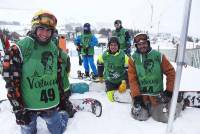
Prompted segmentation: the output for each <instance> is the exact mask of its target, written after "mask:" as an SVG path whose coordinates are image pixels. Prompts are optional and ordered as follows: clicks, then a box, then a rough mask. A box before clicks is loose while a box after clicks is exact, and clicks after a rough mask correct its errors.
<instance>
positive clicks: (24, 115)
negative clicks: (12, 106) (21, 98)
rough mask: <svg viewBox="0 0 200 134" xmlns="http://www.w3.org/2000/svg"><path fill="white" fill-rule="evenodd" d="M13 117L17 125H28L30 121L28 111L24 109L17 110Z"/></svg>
mask: <svg viewBox="0 0 200 134" xmlns="http://www.w3.org/2000/svg"><path fill="white" fill-rule="evenodd" d="M15 117H16V123H17V124H18V125H28V124H29V123H30V122H31V118H30V115H29V112H28V111H25V110H20V111H17V112H16V113H15Z"/></svg>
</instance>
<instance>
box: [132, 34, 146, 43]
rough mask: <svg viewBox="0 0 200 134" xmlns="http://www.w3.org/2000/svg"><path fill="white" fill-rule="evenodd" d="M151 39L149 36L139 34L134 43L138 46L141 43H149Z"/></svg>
mask: <svg viewBox="0 0 200 134" xmlns="http://www.w3.org/2000/svg"><path fill="white" fill-rule="evenodd" d="M148 40H149V38H148V36H147V34H137V35H136V36H135V37H134V43H135V44H138V43H140V42H146V41H148Z"/></svg>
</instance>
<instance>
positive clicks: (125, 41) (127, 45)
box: [113, 20, 131, 56]
mask: <svg viewBox="0 0 200 134" xmlns="http://www.w3.org/2000/svg"><path fill="white" fill-rule="evenodd" d="M114 26H115V30H114V31H113V36H117V37H118V38H119V43H120V49H121V50H123V51H124V52H125V53H126V54H127V55H128V56H130V55H131V36H130V34H129V32H128V30H126V29H125V28H123V26H122V21H121V20H115V22H114Z"/></svg>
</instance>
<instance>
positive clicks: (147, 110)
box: [3, 10, 182, 134]
mask: <svg viewBox="0 0 200 134" xmlns="http://www.w3.org/2000/svg"><path fill="white" fill-rule="evenodd" d="M31 23H32V27H31V30H30V32H29V34H28V35H27V36H26V37H25V38H24V39H22V40H20V41H19V42H17V43H16V44H15V45H13V46H11V47H10V48H9V49H8V50H7V51H5V58H4V62H3V78H4V80H5V81H6V88H7V91H8V93H7V97H8V99H9V101H10V103H11V105H12V107H13V112H14V114H15V117H16V123H17V124H19V125H20V126H21V132H22V133H23V134H29V133H30V134H35V133H37V127H36V126H37V117H41V118H42V119H44V120H45V122H46V124H47V128H48V129H49V131H50V133H52V134H61V133H63V132H64V131H65V129H66V126H67V122H68V118H70V117H73V114H74V113H75V112H76V111H75V110H74V109H73V107H72V104H71V102H70V101H69V96H70V90H69V80H68V74H69V72H70V58H69V56H68V55H67V53H66V52H65V51H63V50H62V49H60V48H59V46H58V44H57V43H55V42H56V41H55V39H54V33H55V30H56V25H57V19H56V17H55V16H54V15H53V14H52V13H50V12H48V11H43V10H42V11H39V12H37V13H36V14H35V15H34V17H33V18H32V21H31ZM114 25H115V27H116V30H115V31H114V33H113V36H112V37H110V39H109V42H108V47H107V50H106V51H105V52H103V54H102V55H99V57H98V60H97V66H98V69H97V68H96V66H95V63H94V46H95V45H96V44H97V43H98V40H97V38H96V37H95V36H94V35H93V34H92V32H91V26H90V24H89V23H85V24H84V26H83V34H82V35H80V36H78V37H77V38H76V39H75V44H76V45H77V50H78V51H80V52H81V54H82V57H83V65H84V68H85V74H86V76H89V75H90V74H89V73H90V69H89V66H90V67H91V69H92V71H93V73H94V77H95V78H97V77H101V78H102V77H103V79H104V81H105V85H106V95H107V97H108V99H109V100H110V101H111V102H113V101H115V98H114V96H115V92H118V94H119V95H122V94H124V93H127V92H128V93H129V100H130V99H131V103H132V109H131V114H132V117H133V118H134V119H136V120H140V121H145V120H147V119H148V118H149V117H150V116H152V117H153V118H154V119H155V120H157V121H160V122H167V120H168V116H169V112H168V110H169V106H170V100H171V97H172V93H173V86H174V79H175V70H174V68H173V66H172V65H171V63H170V62H169V61H168V59H167V58H166V56H165V55H163V54H161V53H160V52H158V51H156V50H153V49H152V48H151V45H150V40H149V37H148V35H147V34H145V33H139V34H137V35H135V36H134V45H135V47H136V51H135V52H134V53H133V54H131V37H130V35H129V33H128V31H127V30H126V29H124V28H123V27H122V22H121V21H120V20H116V21H115V22H114ZM11 63H12V64H11ZM163 74H165V75H166V80H167V82H166V89H165V90H164V85H163ZM128 88H130V91H128ZM181 109H182V105H181V103H180V102H179V103H178V104H177V110H176V115H177V116H178V115H179V113H180V111H181Z"/></svg>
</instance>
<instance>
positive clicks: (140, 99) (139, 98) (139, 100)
mask: <svg viewBox="0 0 200 134" xmlns="http://www.w3.org/2000/svg"><path fill="white" fill-rule="evenodd" d="M133 100H134V105H137V104H139V105H142V104H143V97H142V96H141V95H138V96H135V97H134V98H133Z"/></svg>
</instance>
